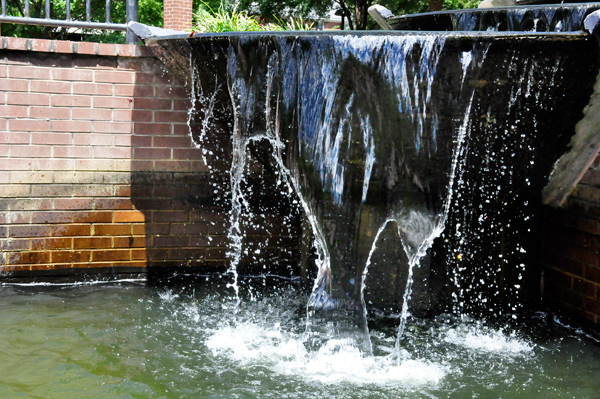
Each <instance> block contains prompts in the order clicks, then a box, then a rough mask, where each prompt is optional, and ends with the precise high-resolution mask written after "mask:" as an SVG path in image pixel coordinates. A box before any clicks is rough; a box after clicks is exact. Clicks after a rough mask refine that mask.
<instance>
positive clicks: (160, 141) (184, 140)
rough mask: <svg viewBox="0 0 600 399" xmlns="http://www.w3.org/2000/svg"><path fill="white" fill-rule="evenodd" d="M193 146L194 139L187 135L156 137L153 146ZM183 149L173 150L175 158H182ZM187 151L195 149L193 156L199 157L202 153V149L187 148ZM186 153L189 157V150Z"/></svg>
mask: <svg viewBox="0 0 600 399" xmlns="http://www.w3.org/2000/svg"><path fill="white" fill-rule="evenodd" d="M191 146H192V140H191V139H190V138H189V137H187V136H184V137H181V136H178V137H154V145H153V147H167V148H176V147H182V148H186V149H187V148H190V147H191ZM179 151H181V150H173V158H175V159H181V157H180V155H179V154H180V152H179ZM185 151H193V158H195V159H197V158H198V155H199V154H200V155H201V154H202V150H200V149H189V150H185ZM184 153H185V157H186V158H187V157H189V154H190V153H189V152H184ZM181 154H183V153H181Z"/></svg>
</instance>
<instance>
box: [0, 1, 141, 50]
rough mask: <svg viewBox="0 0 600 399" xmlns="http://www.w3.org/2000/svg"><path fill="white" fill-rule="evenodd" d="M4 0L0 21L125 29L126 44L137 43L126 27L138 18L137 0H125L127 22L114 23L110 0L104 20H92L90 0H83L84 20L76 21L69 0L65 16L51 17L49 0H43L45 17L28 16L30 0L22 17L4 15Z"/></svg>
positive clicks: (24, 7) (26, 2)
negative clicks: (59, 17) (61, 17)
mask: <svg viewBox="0 0 600 399" xmlns="http://www.w3.org/2000/svg"><path fill="white" fill-rule="evenodd" d="M6 1H7V0H2V14H1V15H0V23H11V24H22V25H38V26H54V27H67V28H81V29H102V30H121V31H127V44H135V43H137V38H136V36H135V35H134V34H133V33H132V32H130V31H129V30H128V29H127V23H129V22H130V21H135V22H137V19H138V0H126V11H127V18H126V19H127V23H125V24H115V23H112V22H111V15H110V5H111V0H105V1H106V21H105V22H92V1H91V0H85V21H76V20H73V19H72V18H71V0H66V18H65V19H64V20H63V19H52V18H51V17H50V9H51V0H45V4H44V12H45V18H32V17H31V16H30V0H24V4H23V13H24V14H25V15H24V16H22V17H14V16H9V15H6V9H7V7H6Z"/></svg>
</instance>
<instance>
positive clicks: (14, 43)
mask: <svg viewBox="0 0 600 399" xmlns="http://www.w3.org/2000/svg"><path fill="white" fill-rule="evenodd" d="M4 40H6V41H7V42H8V46H6V47H4V48H5V49H6V50H27V39H25V38H24V37H5V38H4Z"/></svg>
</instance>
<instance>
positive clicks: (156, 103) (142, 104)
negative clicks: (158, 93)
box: [133, 97, 172, 110]
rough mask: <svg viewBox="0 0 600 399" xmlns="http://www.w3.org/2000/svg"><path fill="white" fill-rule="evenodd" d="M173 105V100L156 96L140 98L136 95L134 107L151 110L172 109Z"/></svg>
mask: <svg viewBox="0 0 600 399" xmlns="http://www.w3.org/2000/svg"><path fill="white" fill-rule="evenodd" d="M171 106H172V101H171V100H163V99H156V98H140V97H136V98H134V99H133V108H134V109H136V110H138V109H151V110H170V109H171Z"/></svg>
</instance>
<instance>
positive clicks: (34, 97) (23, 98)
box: [6, 93, 50, 106]
mask: <svg viewBox="0 0 600 399" xmlns="http://www.w3.org/2000/svg"><path fill="white" fill-rule="evenodd" d="M6 104H9V105H10V104H15V105H28V106H30V105H46V106H47V105H49V104H50V96H49V95H48V94H42V93H6Z"/></svg>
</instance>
